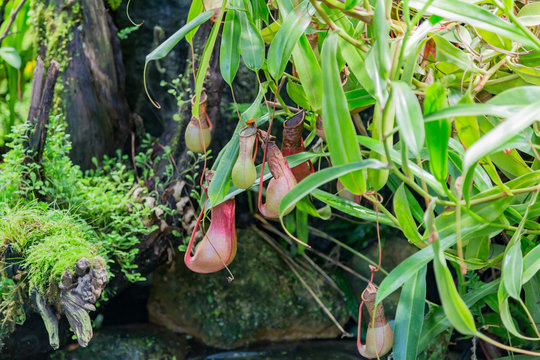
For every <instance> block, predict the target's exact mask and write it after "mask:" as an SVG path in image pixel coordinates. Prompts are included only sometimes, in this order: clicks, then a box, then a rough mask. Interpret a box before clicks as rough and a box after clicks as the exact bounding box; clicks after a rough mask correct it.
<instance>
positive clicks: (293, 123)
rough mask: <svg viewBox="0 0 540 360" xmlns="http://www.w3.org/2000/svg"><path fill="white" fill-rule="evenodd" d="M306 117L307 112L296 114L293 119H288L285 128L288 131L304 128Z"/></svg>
mask: <svg viewBox="0 0 540 360" xmlns="http://www.w3.org/2000/svg"><path fill="white" fill-rule="evenodd" d="M305 117H306V111H305V110H300V111H299V112H297V113H296V114H294V115H293V116H292V117H290V118H288V119H287V120H285V121H284V122H283V127H285V128H286V129H293V128H296V127H298V126H302V125H303V124H304V119H305Z"/></svg>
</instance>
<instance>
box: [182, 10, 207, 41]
mask: <svg viewBox="0 0 540 360" xmlns="http://www.w3.org/2000/svg"><path fill="white" fill-rule="evenodd" d="M203 10H204V6H203V0H193V1H192V2H191V6H190V8H189V13H188V17H187V20H186V23H187V24H189V23H190V22H191V21H192V20H193V19H195V18H196V17H197V16H199V15H200V14H201V13H202V12H203ZM208 12H213V11H208ZM210 15H212V14H210ZM199 25H200V24H199ZM199 25H197V26H195V27H194V28H193V29H191V30H189V31H188V32H187V33H186V35H185V36H186V41H187V42H188V43H190V44H192V45H193V36H194V35H195V34H196V33H197V30H198V29H199Z"/></svg>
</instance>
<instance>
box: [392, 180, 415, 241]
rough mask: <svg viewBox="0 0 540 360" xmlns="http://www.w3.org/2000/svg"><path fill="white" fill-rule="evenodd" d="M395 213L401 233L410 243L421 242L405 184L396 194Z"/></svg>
mask: <svg viewBox="0 0 540 360" xmlns="http://www.w3.org/2000/svg"><path fill="white" fill-rule="evenodd" d="M394 213H395V214H396V217H397V219H398V221H399V226H400V227H401V231H403V234H405V237H406V238H407V239H408V240H409V242H411V243H413V244H416V243H417V242H419V241H420V239H421V238H420V235H419V234H418V230H417V229H416V223H415V222H414V219H413V216H412V213H411V208H410V206H409V201H408V200H407V193H406V192H405V186H404V185H403V184H402V185H401V186H400V187H399V188H398V189H397V191H396V192H395V193H394Z"/></svg>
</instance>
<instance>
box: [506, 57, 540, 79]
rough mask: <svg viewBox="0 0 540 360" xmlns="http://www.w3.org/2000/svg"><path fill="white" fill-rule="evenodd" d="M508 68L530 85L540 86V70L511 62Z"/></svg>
mask: <svg viewBox="0 0 540 360" xmlns="http://www.w3.org/2000/svg"><path fill="white" fill-rule="evenodd" d="M507 66H508V67H509V68H510V69H511V70H512V71H513V72H514V73H516V74H518V75H519V77H520V78H522V79H523V80H525V81H526V82H528V83H529V84H534V85H540V68H538V67H529V66H523V65H521V64H516V63H514V62H513V61H509V62H508V64H507Z"/></svg>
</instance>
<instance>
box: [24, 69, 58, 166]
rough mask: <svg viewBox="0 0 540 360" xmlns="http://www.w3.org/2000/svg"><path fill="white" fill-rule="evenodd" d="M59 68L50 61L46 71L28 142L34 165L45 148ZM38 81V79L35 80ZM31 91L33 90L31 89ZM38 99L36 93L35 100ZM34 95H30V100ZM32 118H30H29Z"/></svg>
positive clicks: (37, 88) (39, 159)
mask: <svg viewBox="0 0 540 360" xmlns="http://www.w3.org/2000/svg"><path fill="white" fill-rule="evenodd" d="M59 69H60V66H59V65H58V63H57V62H56V61H51V65H50V66H49V70H48V71H47V79H46V80H45V86H44V88H43V92H42V94H41V95H39V97H40V99H41V100H40V105H39V110H38V112H37V121H36V123H35V126H34V132H33V134H32V139H31V140H30V149H31V151H32V155H33V157H34V161H35V162H36V163H38V164H39V163H40V162H41V158H42V156H43V148H44V147H45V141H46V140H47V125H48V124H49V114H50V111H51V105H52V101H53V97H54V86H55V85H56V80H57V79H58V70H59ZM37 80H38V81H39V80H40V79H37ZM32 90H34V89H33V88H32ZM37 90H41V88H40V87H38V86H36V91H37ZM37 97H38V95H37V93H36V98H37ZM33 98H34V94H33V93H32V100H33ZM31 112H32V108H31V109H30V112H29V114H28V117H29V118H30V119H31V121H33V118H34V117H33V116H32V115H33V114H31ZM30 116H32V117H30Z"/></svg>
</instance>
